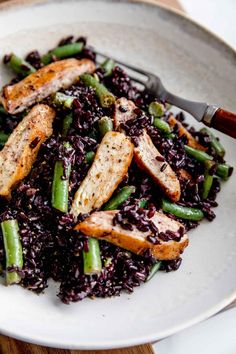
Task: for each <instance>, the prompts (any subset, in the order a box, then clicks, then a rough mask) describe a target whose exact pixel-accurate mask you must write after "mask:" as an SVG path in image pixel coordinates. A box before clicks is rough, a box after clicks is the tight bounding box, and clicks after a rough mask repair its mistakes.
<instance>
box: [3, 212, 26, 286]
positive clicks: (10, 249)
mask: <svg viewBox="0 0 236 354" xmlns="http://www.w3.org/2000/svg"><path fill="white" fill-rule="evenodd" d="M1 228H2V233H3V243H4V249H5V255H6V283H7V285H10V284H14V283H19V282H20V280H21V277H20V275H19V274H18V272H17V271H13V272H10V271H8V267H13V266H14V267H17V268H18V269H19V270H20V269H22V267H23V252H22V245H21V240H20V233H19V226H18V222H17V220H15V219H14V220H5V221H3V222H1Z"/></svg>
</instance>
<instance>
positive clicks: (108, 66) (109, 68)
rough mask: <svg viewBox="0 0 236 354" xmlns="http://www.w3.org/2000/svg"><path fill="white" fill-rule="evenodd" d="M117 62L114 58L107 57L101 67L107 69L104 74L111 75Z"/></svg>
mask: <svg viewBox="0 0 236 354" xmlns="http://www.w3.org/2000/svg"><path fill="white" fill-rule="evenodd" d="M115 65H116V63H115V61H114V60H113V59H110V58H107V59H106V60H105V61H104V62H103V63H102V64H101V68H102V69H103V70H104V71H105V74H104V76H110V75H111V74H112V70H113V69H114V67H115Z"/></svg>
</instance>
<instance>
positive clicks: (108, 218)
mask: <svg viewBox="0 0 236 354" xmlns="http://www.w3.org/2000/svg"><path fill="white" fill-rule="evenodd" d="M117 213H118V210H112V211H99V212H95V213H93V214H91V215H90V216H89V217H88V218H87V219H85V220H84V221H82V222H81V223H79V224H77V225H76V227H75V229H76V230H79V231H81V232H82V233H83V234H85V235H87V236H91V237H96V238H98V239H101V240H105V241H108V242H110V243H113V244H114V245H116V246H119V247H121V248H124V249H126V250H129V251H131V252H133V253H136V254H140V255H141V254H143V252H145V251H146V250H148V249H150V250H151V252H152V255H153V256H154V257H155V258H156V259H158V260H171V259H176V258H178V257H179V256H180V254H181V253H182V252H183V250H184V249H185V247H187V245H188V236H187V234H184V235H183V236H182V237H181V239H180V241H179V242H177V241H172V240H171V241H162V240H161V239H159V241H160V244H157V245H154V244H153V243H151V242H149V241H148V240H147V239H146V238H147V236H148V235H149V234H150V232H142V231H139V230H138V229H137V228H136V227H133V230H132V231H130V230H125V229H123V228H122V227H121V226H120V225H119V224H116V225H115V226H114V225H113V218H114V216H115V215H116V214H117ZM150 220H152V221H153V223H154V224H155V225H156V226H157V228H158V230H159V232H164V233H165V232H166V231H167V230H169V231H172V232H178V230H179V228H180V227H181V226H182V225H181V224H180V223H179V222H178V221H175V220H172V219H170V218H168V217H167V216H166V215H164V214H162V213H159V212H156V213H155V215H154V216H153V217H152V218H151V219H150Z"/></svg>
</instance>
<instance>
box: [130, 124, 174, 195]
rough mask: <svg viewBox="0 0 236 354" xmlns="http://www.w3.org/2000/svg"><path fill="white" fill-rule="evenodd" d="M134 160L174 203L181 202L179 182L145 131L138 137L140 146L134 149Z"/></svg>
mask: <svg viewBox="0 0 236 354" xmlns="http://www.w3.org/2000/svg"><path fill="white" fill-rule="evenodd" d="M134 158H135V161H136V163H137V165H138V166H139V167H140V168H141V169H143V170H145V171H146V172H147V173H148V174H149V175H150V176H151V177H152V179H153V180H154V181H155V182H156V183H157V184H158V185H159V186H160V188H161V189H162V190H163V192H164V193H165V194H166V195H167V196H168V197H169V198H170V199H171V200H173V201H174V202H177V201H178V200H179V198H180V183H179V180H178V178H177V176H176V174H175V173H174V171H173V170H172V168H171V167H170V165H169V164H168V163H167V162H165V159H164V158H163V156H162V155H161V154H160V153H159V151H158V150H157V148H156V147H155V145H154V144H153V142H152V139H151V138H150V136H149V135H148V134H147V132H146V131H145V130H144V131H143V134H142V135H141V136H139V137H138V146H136V147H135V148H134Z"/></svg>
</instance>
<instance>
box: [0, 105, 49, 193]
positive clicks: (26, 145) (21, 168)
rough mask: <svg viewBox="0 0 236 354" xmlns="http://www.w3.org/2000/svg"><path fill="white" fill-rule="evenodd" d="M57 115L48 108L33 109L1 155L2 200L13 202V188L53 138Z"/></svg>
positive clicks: (38, 107)
mask: <svg viewBox="0 0 236 354" xmlns="http://www.w3.org/2000/svg"><path fill="white" fill-rule="evenodd" d="M54 118H55V112H54V110H53V109H52V108H50V107H49V106H47V105H44V104H39V105H36V106H34V107H33V108H32V109H31V111H30V112H29V113H28V115H27V116H25V117H24V119H23V120H22V121H21V122H20V123H19V124H18V126H17V127H16V128H15V129H14V131H13V132H12V134H11V135H10V137H9V139H8V141H7V143H6V144H5V146H4V148H3V149H2V150H1V151H0V196H2V197H6V198H10V196H11V190H12V188H13V187H14V186H15V185H16V184H17V183H18V182H20V181H21V180H22V179H23V178H24V177H26V176H27V175H28V174H29V172H30V170H31V167H32V165H33V163H34V161H35V159H36V157H37V154H38V151H39V148H40V146H41V144H42V143H43V142H44V141H45V140H46V139H47V138H48V137H49V136H50V135H51V134H52V123H53V119H54Z"/></svg>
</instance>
